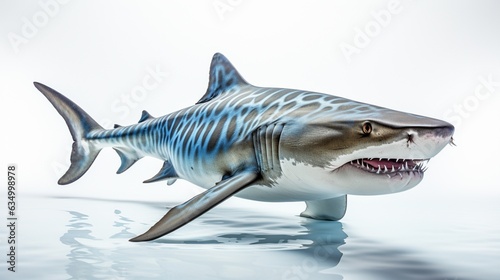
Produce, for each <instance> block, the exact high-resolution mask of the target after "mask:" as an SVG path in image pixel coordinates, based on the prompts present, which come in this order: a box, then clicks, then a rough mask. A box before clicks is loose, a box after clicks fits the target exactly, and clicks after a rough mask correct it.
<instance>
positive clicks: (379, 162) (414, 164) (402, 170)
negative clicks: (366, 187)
mask: <svg viewBox="0 0 500 280" xmlns="http://www.w3.org/2000/svg"><path fill="white" fill-rule="evenodd" d="M428 161H429V160H428V159H401V158H396V159H391V158H363V159H356V160H353V161H350V162H349V164H350V165H352V166H355V167H357V168H359V169H362V170H364V171H367V172H370V173H374V174H386V175H388V177H389V178H393V177H394V176H398V175H399V177H401V178H403V175H405V174H408V173H410V172H412V173H418V174H423V173H424V172H425V171H426V170H427V162H428Z"/></svg>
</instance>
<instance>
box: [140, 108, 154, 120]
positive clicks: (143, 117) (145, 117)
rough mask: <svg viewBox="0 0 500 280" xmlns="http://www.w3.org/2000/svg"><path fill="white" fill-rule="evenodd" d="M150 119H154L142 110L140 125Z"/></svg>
mask: <svg viewBox="0 0 500 280" xmlns="http://www.w3.org/2000/svg"><path fill="white" fill-rule="evenodd" d="M150 119H154V117H153V116H151V114H149V113H148V111H146V110H142V115H141V118H140V119H139V122H140V123H141V122H143V121H147V120H150Z"/></svg>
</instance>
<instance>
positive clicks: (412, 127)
mask: <svg viewBox="0 0 500 280" xmlns="http://www.w3.org/2000/svg"><path fill="white" fill-rule="evenodd" d="M35 86H36V87H37V88H38V89H39V90H40V91H41V92H42V93H43V94H44V95H45V96H46V97H47V98H48V99H49V101H50V102H51V103H52V104H53V105H54V107H55V108H56V109H57V111H58V112H59V113H60V114H61V115H62V116H63V118H64V119H65V121H66V123H67V125H68V127H69V129H70V131H71V135H72V136H73V140H74V143H73V151H72V154H71V166H70V168H69V170H68V171H67V172H66V174H64V176H63V177H62V178H61V179H60V180H59V183H60V184H69V183H71V182H73V181H75V180H77V179H78V178H80V177H81V176H82V175H83V174H84V173H85V172H86V171H87V170H88V168H89V167H90V165H91V164H92V162H93V161H94V159H95V158H96V157H97V155H98V154H99V151H100V150H101V149H102V148H105V147H113V148H114V149H115V150H116V151H117V152H118V154H119V156H120V158H121V160H122V164H121V166H120V168H119V169H118V173H121V172H124V171H125V170H127V169H128V168H129V167H130V166H132V164H134V163H135V162H136V161H137V160H139V159H140V158H142V157H144V156H153V157H157V158H159V159H161V160H163V161H164V164H163V167H162V169H161V170H160V172H159V173H158V174H157V175H155V176H154V177H153V178H151V179H149V180H147V181H146V182H155V181H160V180H167V182H168V183H169V184H172V183H173V182H175V180H176V179H178V178H182V179H186V180H188V181H190V182H192V183H194V184H196V185H199V186H201V187H204V188H207V189H208V190H207V191H205V192H204V193H202V194H200V195H197V196H195V197H194V198H192V199H191V200H189V201H187V202H185V203H183V204H181V205H179V206H177V207H174V208H172V209H171V210H170V211H169V212H168V213H167V214H166V215H165V216H164V217H163V218H162V219H161V220H160V221H159V222H158V223H156V224H155V225H154V226H153V227H152V228H151V229H150V230H149V231H147V232H146V233H145V234H143V235H140V236H138V237H136V238H133V239H132V241H146V240H152V239H155V238H158V237H160V236H163V235H165V234H167V233H169V232H172V231H174V230H176V229H177V228H179V227H181V226H183V225H185V224H186V223H188V222H190V221H191V220H193V219H195V218H196V217H198V216H200V215H201V214H203V213H204V212H206V211H208V210H209V209H211V208H213V207H214V206H216V205H217V204H219V203H220V202H222V201H224V200H225V199H227V198H228V197H230V196H232V195H237V196H241V197H243V198H248V199H254V200H261V201H306V203H307V209H306V210H305V211H304V212H303V213H302V216H305V217H310V218H316V219H327V220H338V219H341V218H342V217H343V216H344V213H345V210H346V195H347V194H361V195H375V194H386V193H394V192H400V191H404V190H407V189H409V188H412V187H414V186H415V185H417V184H418V183H419V182H420V181H421V180H422V178H423V174H424V171H425V168H424V164H425V163H426V161H427V160H428V159H430V158H431V157H433V156H435V155H436V154H437V153H438V152H439V151H441V149H443V148H444V146H446V145H447V144H448V143H451V142H452V134H453V130H454V128H453V126H452V125H450V124H449V123H446V122H443V121H440V120H436V119H431V118H427V117H422V116H417V115H412V114H408V113H403V112H398V111H393V110H389V109H385V108H382V107H378V106H373V105H369V104H364V103H360V102H356V101H352V100H348V99H344V98H340V97H335V96H331V95H326V94H321V93H314V92H307V91H301V90H292V89H281V88H262V87H255V86H252V85H250V84H248V83H247V82H246V81H245V80H244V79H243V78H242V77H241V76H240V75H239V73H238V72H237V71H236V69H235V68H234V67H233V66H232V65H231V63H229V61H228V60H227V59H226V58H225V57H224V56H222V55H221V54H216V55H215V56H214V58H213V60H212V64H211V67H210V82H209V85H208V89H207V92H206V93H205V95H204V96H203V97H202V98H201V99H200V100H199V101H198V102H197V103H196V104H195V105H194V106H191V107H188V108H186V109H183V110H180V111H178V112H175V113H171V114H169V115H166V116H163V117H159V118H153V117H152V116H151V115H149V114H148V113H147V112H145V111H144V112H143V115H142V117H141V119H140V120H139V123H138V124H134V125H130V126H126V127H121V126H118V125H117V126H116V127H115V128H114V129H110V130H106V129H103V128H102V127H101V126H100V125H99V124H97V123H96V122H95V121H94V120H93V119H92V118H91V117H90V116H89V115H88V114H87V113H85V112H84V111H83V110H82V109H81V108H80V107H78V106H77V105H76V104H74V103H73V102H72V101H71V100H69V99H67V98H66V97H64V96H63V95H61V94H60V93H58V92H56V91H55V90H53V89H51V88H49V87H47V86H45V85H42V84H39V83H35Z"/></svg>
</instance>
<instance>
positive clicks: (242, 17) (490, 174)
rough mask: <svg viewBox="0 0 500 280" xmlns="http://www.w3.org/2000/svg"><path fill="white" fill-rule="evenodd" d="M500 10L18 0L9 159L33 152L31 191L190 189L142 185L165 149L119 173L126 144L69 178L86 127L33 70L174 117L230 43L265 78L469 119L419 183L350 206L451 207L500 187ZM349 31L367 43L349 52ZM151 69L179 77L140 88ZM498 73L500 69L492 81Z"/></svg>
mask: <svg viewBox="0 0 500 280" xmlns="http://www.w3.org/2000/svg"><path fill="white" fill-rule="evenodd" d="M44 3H49V4H44ZM499 11H500V3H499V2H498V1H451V0H449V1H439V2H437V1H417V0H415V1H409V0H408V1H403V0H401V1H357V2H356V3H352V1H273V2H272V3H270V1H243V0H241V1H237V0H232V1H230V0H220V1H211V0H210V1H168V2H166V1H67V2H62V1H61V2H57V1H55V0H54V1H49V0H45V1H44V0H41V1H2V2H1V3H0V35H1V37H0V38H1V39H0V79H1V80H0V81H1V82H0V96H1V101H0V106H1V107H0V114H1V117H0V120H1V122H2V126H1V128H2V132H1V135H2V136H1V138H0V141H1V145H0V149H1V150H0V155H1V164H0V167H1V166H3V168H6V165H7V164H9V163H16V164H17V165H18V167H19V183H20V188H21V189H20V193H21V195H23V194H29V193H38V194H46V195H49V194H57V195H63V196H90V197H108V198H114V199H135V200H158V201H162V200H164V199H166V198H167V197H168V199H172V198H174V199H178V200H179V202H181V201H183V200H186V199H188V198H189V197H191V196H192V195H193V194H195V193H197V192H199V191H200V189H199V188H198V187H196V186H193V185H190V184H189V183H186V182H182V181H179V182H177V183H176V184H175V185H174V186H171V187H168V188H167V187H166V184H165V183H163V182H161V183H155V184H151V185H142V183H141V182H142V181H143V180H145V179H148V178H149V177H151V176H153V175H154V174H156V172H157V170H158V169H159V168H160V167H161V162H159V161H157V160H154V159H143V160H142V161H140V162H138V163H137V164H136V165H135V166H134V167H132V168H131V169H130V170H129V171H127V172H126V173H124V174H122V175H115V174H114V173H115V171H116V169H117V168H118V166H119V164H120V163H119V158H118V156H117V155H115V153H114V152H113V151H112V150H108V151H103V152H101V155H100V156H99V157H98V158H97V160H96V162H95V163H94V165H93V166H92V167H91V168H90V170H89V172H88V173H87V174H85V175H84V177H82V178H81V179H80V180H79V181H77V182H75V183H74V184H72V185H69V186H64V187H62V186H58V185H57V184H56V182H57V179H58V178H59V177H60V176H62V174H63V173H64V171H65V170H64V165H67V164H68V162H69V155H70V148H71V142H72V141H71V136H70V134H69V131H68V130H67V128H66V125H65V123H64V121H63V119H62V118H61V117H60V116H59V115H58V114H57V112H56V111H55V110H54V108H53V107H52V106H51V105H50V103H49V102H48V101H47V100H46V99H45V98H44V97H43V96H42V95H41V94H40V93H39V92H38V91H37V90H36V89H35V88H34V87H33V84H32V82H33V81H38V82H42V83H45V84H47V85H49V86H51V87H53V88H55V89H56V90H58V91H60V92H61V93H63V94H65V95H66V96H68V97H69V98H70V99H72V100H73V101H75V102H76V103H77V104H78V105H80V106H81V107H82V108H84V109H85V110H86V111H87V112H88V113H89V114H90V115H91V116H92V117H94V118H95V119H96V120H97V121H99V122H101V123H105V124H106V125H107V126H108V127H109V126H110V125H112V124H113V123H115V122H116V123H120V124H131V123H134V122H137V120H138V119H139V117H140V113H141V110H143V109H147V110H148V111H149V112H150V113H151V114H152V115H154V116H161V115H164V114H167V113H170V112H172V111H175V110H178V109H181V108H183V107H186V106H190V105H192V104H194V103H195V102H196V101H197V100H198V99H199V98H200V97H201V96H202V95H203V93H204V92H205V89H206V85H207V83H208V68H209V63H210V60H211V57H212V55H213V54H214V53H215V52H221V53H223V54H225V55H226V56H227V57H228V58H229V59H230V60H231V61H232V63H233V64H234V65H235V66H236V67H237V69H238V70H239V71H240V73H241V74H242V75H243V77H245V79H246V80H247V81H249V82H250V83H252V84H255V85H259V86H273V87H287V88H299V89H306V90H312V91H319V92H325V93H330V94H333V95H339V96H343V97H347V98H351V99H354V100H359V101H362V102H366V103H370V104H377V105H380V106H384V107H388V108H392V109H397V110H401V111H408V112H412V113H416V114H421V115H425V116H430V117H435V118H440V119H445V120H448V121H450V122H453V123H454V124H456V134H455V137H454V138H455V142H456V144H457V146H456V147H451V146H450V147H446V148H445V149H444V150H443V152H442V153H440V154H439V155H437V156H436V158H435V159H433V160H431V162H430V164H429V167H430V168H429V170H428V172H427V174H426V178H424V180H423V182H422V183H420V185H419V186H417V187H416V188H415V189H413V190H410V191H408V192H405V193H402V194H395V195H389V196H381V197H366V198H365V197H353V198H351V200H350V201H351V203H350V204H351V205H350V206H349V209H348V216H346V218H347V219H349V215H354V214H355V213H364V215H368V217H369V216H370V215H373V216H376V215H380V214H384V215H397V213H402V212H401V209H405V207H407V206H409V205H413V206H414V207H415V208H416V209H418V207H420V205H427V206H426V207H428V209H430V210H428V211H427V210H426V211H425V213H426V215H427V214H429V213H433V214H436V213H438V215H439V213H441V214H442V216H444V217H445V216H446V215H447V214H451V213H449V212H447V211H446V207H448V206H449V205H457V207H460V205H467V203H468V200H469V199H470V200H474V201H482V200H483V199H484V200H496V199H498V197H499V196H500V190H499V187H498V169H499V167H500V166H499V164H498V157H499V156H500V148H499V146H500V145H499V137H500V125H499V121H500V110H498V107H499V106H500V85H499V84H498V83H500V32H499V27H500V17H499V16H498V12H499ZM387 13H389V14H390V17H387V16H385V17H383V16H381V15H382V14H383V15H387ZM381 17H382V18H383V19H382V20H381ZM377 18H378V21H377ZM361 33H363V34H364V35H361ZM363 36H366V37H365V38H364V40H363ZM347 45H349V46H351V50H353V49H354V48H355V50H356V53H353V54H351V55H346V53H345V52H343V49H342V46H343V47H344V48H345V46H347ZM151 71H157V72H158V71H159V72H161V73H163V74H162V75H163V76H160V78H159V79H158V82H157V84H156V85H155V87H154V89H151V90H146V91H145V93H144V92H143V95H138V94H137V90H138V87H141V86H142V84H143V80H144V79H146V78H147V76H148V75H150V72H151ZM482 79H486V80H488V79H490V80H493V81H498V82H495V83H496V84H495V86H494V87H490V91H486V90H485V87H484V83H482V82H481V80H482ZM478 87H479V88H480V93H481V95H479V96H477V95H475V91H476V89H477V88H478ZM481 87H482V89H481ZM479 97H480V98H479ZM125 99H129V100H131V101H129V103H126V102H125V101H124V100H125ZM457 108H462V109H461V110H462V113H459V112H458V111H457V110H458V109H457ZM1 173H2V175H1V180H2V181H3V182H5V180H6V179H5V177H4V172H1ZM235 201H240V200H239V199H232V200H230V201H228V202H227V203H229V204H231V203H235ZM241 201H243V200H241ZM238 203H239V202H238ZM266 205H267V204H266ZM286 205H289V207H290V209H292V210H290V214H291V215H292V214H293V215H295V214H297V213H296V209H295V208H297V209H300V208H302V206H300V207H299V206H297V205H296V204H281V205H280V206H279V207H276V208H277V209H278V208H279V210H283V211H288V210H287V208H286V207H284V206H286ZM415 205H418V207H417V206H415ZM23 207H27V206H23ZM270 207H273V206H270ZM426 209H427V208H426ZM350 211H351V212H350ZM349 213H351V214H349ZM403 213H405V215H407V213H406V212H404V211H403ZM486 213H487V211H486ZM489 214H490V215H491V213H489ZM496 215H497V214H496ZM416 216H420V215H419V214H418V213H413V216H412V217H411V218H415V217H416ZM426 217H427V218H429V219H432V215H430V216H426ZM475 218H478V217H475Z"/></svg>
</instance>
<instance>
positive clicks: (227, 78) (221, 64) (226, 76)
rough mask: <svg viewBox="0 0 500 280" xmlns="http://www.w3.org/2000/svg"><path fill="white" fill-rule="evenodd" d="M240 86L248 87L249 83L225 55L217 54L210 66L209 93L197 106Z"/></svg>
mask: <svg viewBox="0 0 500 280" xmlns="http://www.w3.org/2000/svg"><path fill="white" fill-rule="evenodd" d="M238 85H248V83H247V82H246V81H245V80H244V79H243V78H242V77H241V75H240V74H239V73H238V71H236V68H234V66H233V65H232V64H231V62H229V60H227V58H226V57H225V56H224V55H222V54H220V53H216V54H214V56H213V58H212V63H211V64H210V78H209V81H208V88H207V92H206V93H205V95H203V97H202V98H201V99H200V100H199V101H198V102H197V103H196V104H199V103H203V102H207V101H209V100H211V99H213V98H215V97H217V96H219V95H221V94H222V93H224V92H225V91H226V90H228V89H231V88H232V87H234V86H238Z"/></svg>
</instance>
